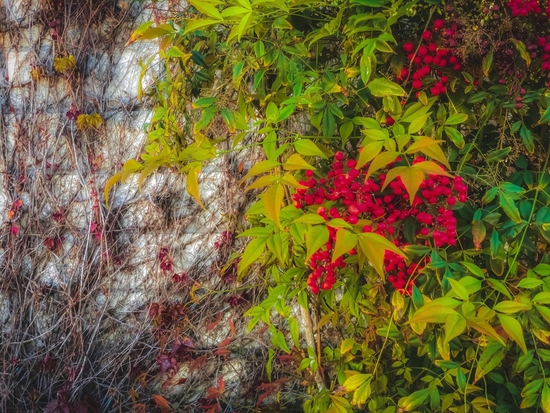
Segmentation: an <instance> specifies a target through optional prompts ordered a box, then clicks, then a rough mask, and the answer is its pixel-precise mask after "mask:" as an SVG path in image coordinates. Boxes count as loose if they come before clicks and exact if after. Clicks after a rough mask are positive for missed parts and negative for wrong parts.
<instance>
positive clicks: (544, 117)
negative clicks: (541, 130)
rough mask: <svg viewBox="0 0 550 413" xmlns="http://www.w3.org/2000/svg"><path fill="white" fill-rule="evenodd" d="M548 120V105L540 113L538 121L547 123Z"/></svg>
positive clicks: (549, 109) (549, 118)
mask: <svg viewBox="0 0 550 413" xmlns="http://www.w3.org/2000/svg"><path fill="white" fill-rule="evenodd" d="M548 122H550V107H548V108H547V109H546V110H545V111H544V113H543V114H542V116H541V118H540V120H539V123H548Z"/></svg>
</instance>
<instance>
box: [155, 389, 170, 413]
mask: <svg viewBox="0 0 550 413" xmlns="http://www.w3.org/2000/svg"><path fill="white" fill-rule="evenodd" d="M151 397H152V398H153V400H154V402H155V403H156V404H157V406H158V407H159V408H160V411H161V412H162V413H168V412H169V411H170V410H172V408H171V407H170V403H168V400H166V399H165V398H164V397H162V396H159V395H158V394H153V395H152V396H151Z"/></svg>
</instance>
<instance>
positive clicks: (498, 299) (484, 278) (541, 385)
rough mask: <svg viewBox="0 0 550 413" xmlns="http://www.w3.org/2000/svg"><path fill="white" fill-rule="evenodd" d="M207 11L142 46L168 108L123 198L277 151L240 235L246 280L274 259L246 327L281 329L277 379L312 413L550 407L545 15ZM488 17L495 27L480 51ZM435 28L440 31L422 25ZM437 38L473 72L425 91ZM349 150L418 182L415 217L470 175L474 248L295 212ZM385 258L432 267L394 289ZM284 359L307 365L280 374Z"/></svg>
mask: <svg viewBox="0 0 550 413" xmlns="http://www.w3.org/2000/svg"><path fill="white" fill-rule="evenodd" d="M190 3H191V5H192V6H193V8H192V9H191V12H190V14H189V15H188V16H187V18H185V19H183V20H180V21H175V20H173V21H170V22H169V23H165V24H161V25H158V26H153V25H152V24H149V23H147V24H145V25H143V26H142V27H140V28H139V29H138V30H137V31H136V32H135V33H134V35H133V36H132V38H131V39H130V42H131V41H136V40H140V39H142V40H143V39H153V38H158V39H159V45H160V52H159V56H160V58H161V61H162V62H163V64H164V65H165V69H166V76H165V77H164V78H162V79H158V80H157V82H156V83H155V85H154V87H152V88H151V89H149V90H146V91H141V86H140V93H142V94H143V95H146V96H149V97H151V98H153V99H154V101H155V103H156V108H155V112H154V115H153V117H152V119H151V122H150V123H149V125H148V126H147V127H148V145H147V147H146V149H145V153H144V154H142V156H141V159H140V161H139V162H138V161H136V160H130V161H128V163H127V164H126V165H125V166H124V168H123V170H122V171H121V172H119V173H118V174H117V175H115V176H114V177H112V178H111V179H110V180H109V182H108V184H107V185H106V188H105V190H106V195H107V194H108V191H109V189H110V188H111V187H112V186H113V185H114V184H116V182H118V181H120V180H125V179H127V178H128V177H129V176H130V175H131V174H133V173H139V174H140V183H141V182H143V180H144V179H145V178H146V177H147V176H148V175H149V174H151V173H152V172H153V171H154V170H155V169H157V168H160V167H169V168H176V169H178V170H179V171H181V172H182V173H185V174H186V175H187V190H188V192H189V194H190V195H192V196H193V197H194V198H195V199H196V200H197V201H198V202H199V203H200V194H199V186H200V185H199V177H200V171H201V167H202V165H203V164H205V163H206V162H208V161H209V160H211V159H213V158H215V157H216V156H219V155H221V154H224V153H226V152H227V151H233V150H240V149H241V148H248V147H252V146H258V147H261V148H262V150H263V153H264V155H265V159H264V160H262V161H260V162H258V163H256V164H255V165H254V166H253V167H252V168H251V169H250V170H249V171H248V172H247V173H246V175H245V176H244V177H243V179H242V181H241V183H246V184H247V187H246V190H247V191H248V190H258V189H261V190H262V192H261V193H258V192H256V193H258V197H257V200H256V202H255V203H254V204H253V205H252V207H251V208H250V209H249V211H248V213H247V217H248V220H249V221H250V223H251V228H250V229H248V230H247V231H245V232H244V233H242V234H241V237H251V238H252V239H251V240H250V242H249V243H248V245H247V247H246V248H245V249H244V251H243V252H242V254H241V258H240V263H239V269H238V274H239V277H245V276H247V274H248V273H249V272H250V271H251V269H252V268H255V270H257V269H258V267H255V266H253V264H258V263H259V265H260V267H261V269H262V270H261V272H262V273H265V275H266V283H268V284H269V286H270V289H269V294H268V296H267V297H266V298H265V299H264V300H263V301H262V302H261V303H260V304H259V305H257V306H254V307H252V308H250V310H249V311H248V312H247V316H249V317H250V321H249V324H248V331H251V330H252V329H253V328H255V326H256V325H258V324H259V323H262V324H265V325H266V326H267V327H268V328H269V331H270V333H271V337H272V340H271V341H272V347H273V349H272V352H271V353H270V358H269V362H268V363H267V368H266V370H267V377H268V378H269V380H271V377H272V376H274V375H285V374H288V375H300V376H301V377H302V378H303V379H304V380H305V381H306V383H307V384H308V387H309V388H308V391H309V394H310V395H311V397H310V398H309V399H308V400H307V401H306V402H305V404H304V410H305V411H306V412H308V413H314V412H319V413H324V412H330V413H335V412H337V413H345V412H351V411H353V410H354V409H364V408H365V407H364V406H366V408H367V409H368V411H370V412H377V413H390V412H397V411H401V412H402V411H417V412H433V411H440V412H445V411H451V412H479V413H485V412H508V411H519V409H521V410H524V411H526V412H535V411H540V410H542V411H543V412H545V413H548V412H550V369H549V368H548V367H547V366H548V362H549V361H550V348H549V345H550V309H549V308H548V305H549V304H550V256H549V252H548V244H549V243H550V196H549V195H548V191H547V189H546V188H547V186H548V184H549V183H550V175H549V174H548V173H547V167H548V149H547V148H546V146H547V145H548V138H547V135H548V125H547V124H548V122H549V121H550V108H549V107H550V95H549V92H548V90H547V88H546V85H545V84H544V82H545V69H544V68H543V65H541V59H539V58H538V57H534V56H535V55H536V53H535V54H534V55H532V53H531V52H529V51H528V48H529V47H530V46H527V44H529V45H531V44H533V42H532V39H533V38H535V40H536V38H537V37H538V36H539V33H541V32H540V30H539V28H538V27H536V25H534V24H533V23H532V22H533V20H532V19H530V18H529V17H525V18H522V19H523V20H522V19H516V20H513V18H512V17H511V16H510V15H509V14H508V12H507V10H508V9H507V8H506V6H505V4H501V5H500V9H494V10H495V11H494V13H493V12H491V13H493V14H492V17H490V18H489V17H487V16H486V14H487V12H486V11H485V9H484V7H485V5H484V4H482V3H479V4H478V2H470V4H469V3H468V2H465V3H466V5H463V3H464V2H461V3H460V4H459V2H457V4H455V3H453V2H450V3H449V4H447V5H446V6H444V5H443V4H442V2H439V1H425V2H422V1H417V0H412V1H404V0H402V1H379V0H352V1H351V2H347V1H340V0H336V1H331V2H324V1H321V2H319V1H313V0H300V1H276V2H275V1H270V0H256V1H252V2H250V1H249V0H236V1H229V0H209V1H202V0H201V1H199V0H196V1H191V2H190ZM461 4H462V5H461ZM491 7H493V6H491ZM485 8H486V7H485ZM499 10H500V11H499ZM435 16H437V17H438V20H436V22H439V21H441V22H442V23H441V24H442V25H443V26H441V27H439V28H437V27H438V26H437V27H436V23H434V18H435ZM457 16H463V17H457ZM495 16H497V17H495ZM443 19H444V20H445V21H443ZM499 19H500V20H499ZM503 19H504V20H505V22H508V23H510V22H513V24H516V25H520V26H521V28H522V30H518V32H517V33H516V32H514V34H513V36H515V37H514V38H512V39H511V40H510V44H509V45H506V43H505V42H499V41H495V39H500V38H501V36H502V32H503V30H504V29H503V27H504V23H502V24H501V23H500V22H501V21H503ZM472 21H482V22H483V25H484V30H483V33H481V32H480V34H479V36H480V37H479V40H480V43H479V44H485V45H484V46H482V47H481V48H479V47H478V48H476V49H475V51H472V48H471V44H469V43H467V40H466V38H467V34H471V33H472V32H474V31H477V26H473V23H472ZM437 24H439V23H437ZM452 24H455V26H456V25H458V27H460V29H456V30H459V31H460V30H461V33H462V37H459V38H458V40H457V42H458V45H456V44H455V46H453V45H452V43H450V42H449V41H448V40H445V39H446V37H444V36H442V35H441V33H437V31H438V30H442V29H443V27H446V26H448V27H451V26H452ZM431 25H434V27H436V29H435V30H434V32H433V33H432V32H428V33H429V35H428V34H426V32H424V33H423V32H422V30H421V29H418V28H419V27H421V28H424V27H431ZM455 26H452V27H455ZM474 28H475V29H474ZM445 30H447V29H445ZM453 30H455V29H453ZM506 35H507V36H510V34H509V33H507V34H506ZM421 36H422V38H424V39H425V44H428V43H430V45H431V42H434V43H433V44H434V45H435V44H436V43H437V47H441V45H442V44H444V45H446V46H445V47H447V48H448V49H452V52H451V55H452V56H455V57H456V56H461V57H462V59H463V60H462V65H461V64H458V66H456V65H455V66H454V67H453V68H452V69H450V68H444V67H445V66H444V65H442V68H441V69H437V70H435V71H433V72H430V73H431V75H430V76H428V77H427V78H424V79H423V80H422V81H421V82H420V85H421V86H420V87H416V86H415V84H414V82H412V83H411V80H412V78H413V77H412V78H411V79H409V77H411V72H412V71H413V70H418V67H416V66H415V65H416V63H414V62H415V60H414V59H415V57H417V54H419V53H420V47H421V46H422V45H423V43H422V40H421ZM483 36H485V37H483ZM447 37H448V36H447ZM434 38H435V40H430V39H434ZM506 38H508V37H506ZM483 42H484V43H483ZM501 43H502V44H501ZM407 44H410V45H411V46H410V47H412V48H413V49H412V50H413V51H412V52H410V53H412V55H411V56H410V57H409V56H408V54H407V53H409V52H408V51H405V52H404V50H406V48H407V47H409V46H407ZM503 44H504V46H503ZM417 46H418V47H417ZM424 46H425V45H424ZM503 47H505V48H506V50H504V49H503ZM503 50H504V51H503ZM529 50H532V48H531V49H529ZM445 53H446V52H445ZM475 53H478V54H480V55H475ZM506 59H507V60H506ZM449 60H450V58H449ZM151 62H152V60H150V61H149V62H145V63H142V77H143V76H144V75H145V73H146V72H147V70H148V65H149V64H150V63H151ZM505 64H506V65H508V66H506V65H505ZM504 66H506V67H510V66H512V67H514V70H512V72H513V74H512V75H510V74H509V73H507V72H506V70H507V69H502V67H504ZM443 78H448V79H447V80H446V81H445V82H443ZM416 80H418V79H416ZM438 82H439V83H440V84H441V85H438ZM443 83H446V85H443ZM299 123H300V124H303V123H305V124H306V125H305V126H304V125H301V126H300V127H298V124H299ZM252 136H254V138H252ZM339 151H342V152H346V154H347V156H349V157H350V159H355V160H356V161H357V163H356V164H353V165H352V166H351V167H349V170H347V172H346V173H347V174H349V173H351V172H350V171H351V170H352V169H356V170H364V174H365V180H366V179H368V178H375V179H378V180H380V182H383V184H382V185H381V188H380V189H379V191H380V194H382V195H384V194H387V193H389V187H391V185H392V183H393V182H400V183H402V185H403V186H404V188H405V192H406V193H404V195H407V196H408V200H409V201H410V207H411V208H412V207H413V205H414V202H415V199H416V198H418V199H420V200H421V202H424V204H433V203H432V202H427V201H426V200H424V201H422V200H423V199H424V198H421V197H420V195H422V188H423V185H424V183H425V182H426V181H427V180H433V179H436V178H438V177H446V178H453V177H455V176H459V177H461V178H462V180H463V181H464V182H465V183H466V184H467V185H468V186H469V188H470V195H469V197H468V198H467V199H465V200H462V201H460V200H459V201H460V202H458V203H457V204H454V203H451V202H449V205H448V207H449V209H450V210H451V211H453V214H455V215H454V216H456V217H457V220H458V235H457V242H456V244H448V245H445V246H443V245H441V244H438V243H437V242H435V241H434V239H432V235H428V236H422V235H421V234H420V233H419V231H418V228H417V227H416V226H415V225H416V223H415V222H414V220H409V219H405V220H404V222H399V223H398V224H396V227H398V228H399V231H402V234H403V235H402V236H403V237H404V238H405V240H406V242H405V243H401V244H399V243H396V242H394V241H396V240H397V236H392V234H393V233H384V232H383V231H382V233H375V232H370V231H364V230H362V228H364V227H365V226H370V225H374V226H375V227H376V226H378V227H379V226H380V224H381V223H385V222H386V221H385V219H386V216H381V217H378V218H376V219H370V220H367V219H360V220H359V221H355V222H354V221H353V220H350V219H348V218H349V216H345V217H332V218H334V219H330V220H329V219H327V218H324V217H323V215H322V214H321V213H320V212H319V210H318V207H319V206H320V205H322V206H323V208H324V207H326V209H329V208H331V207H335V206H339V207H341V206H342V205H341V201H338V200H335V201H334V202H332V201H330V202H328V201H327V200H326V199H323V202H321V203H317V204H315V203H314V202H312V204H313V205H301V204H300V205H296V203H295V201H296V199H295V198H294V197H293V196H294V195H295V194H297V193H299V191H303V190H305V189H306V188H309V186H308V183H307V180H308V178H309V177H311V176H315V177H316V178H318V179H328V178H329V175H328V174H329V173H330V172H329V171H330V170H331V168H333V167H334V163H333V164H331V163H330V161H329V159H330V158H331V157H332V156H333V155H334V153H337V154H339V153H342V152H339ZM419 156H421V158H418V157H419ZM439 165H443V166H445V169H442V168H441V167H440V166H439ZM307 171H312V172H307ZM451 171H454V172H451ZM382 176H383V178H382ZM456 182H461V181H456ZM404 195H403V196H404ZM422 197H425V196H424V195H422ZM425 198H426V197H425ZM428 198H429V197H428ZM339 202H340V204H339ZM396 202H397V201H396ZM426 207H429V205H426ZM389 225H392V224H389ZM384 234H385V235H384ZM333 238H334V239H333ZM331 239H333V241H334V248H333V249H332V250H331V257H330V260H331V262H336V261H337V260H341V261H342V262H343V265H342V266H341V267H340V269H339V270H338V274H337V277H336V280H335V283H334V285H332V286H329V288H326V289H324V288H323V290H322V291H321V292H320V293H319V294H317V293H316V291H314V289H311V288H309V287H311V285H309V287H308V277H310V275H311V273H312V268H311V267H310V262H311V259H312V257H313V256H314V255H315V254H316V253H318V252H319V251H324V248H325V246H326V245H327V243H329V242H331V241H330V240H331ZM387 251H390V252H392V253H394V254H397V256H401V257H405V258H406V263H407V265H410V263H411V262H416V263H423V265H422V267H420V266H418V267H417V268H416V269H415V270H414V271H415V273H414V274H415V277H416V278H415V282H414V283H412V284H410V285H408V289H407V288H404V289H397V290H396V289H394V288H393V287H392V286H391V283H390V282H388V280H389V277H388V276H387V271H388V270H387V267H386V266H385V261H384V260H385V255H386V254H387ZM424 264H425V265H424ZM312 291H313V292H312ZM297 307H301V308H302V310H304V311H305V314H306V316H305V317H306V319H307V318H308V317H309V315H308V314H309V313H310V312H311V313H314V314H315V315H316V316H317V317H316V320H317V324H316V330H317V331H316V334H314V331H309V330H308V329H310V328H311V326H310V327H308V326H307V324H308V323H306V326H305V327H300V325H299V323H298V320H299V317H298V316H297V315H296V313H295V312H294V311H295V309H296V308H297ZM311 337H315V340H316V341H315V342H311ZM304 338H305V339H307V340H306V342H305V343H304ZM305 344H307V346H305ZM302 347H303V348H302ZM276 353H289V354H292V355H293V356H294V357H295V358H297V359H298V360H299V361H300V362H299V367H296V366H295V367H296V368H294V369H291V370H292V371H288V367H287V368H285V367H284V366H282V365H278V364H277V362H276V360H277V358H274V355H275V354H276Z"/></svg>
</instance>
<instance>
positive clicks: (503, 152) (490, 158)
mask: <svg viewBox="0 0 550 413" xmlns="http://www.w3.org/2000/svg"><path fill="white" fill-rule="evenodd" d="M511 150H512V148H511V147H507V148H504V149H497V150H494V151H491V152H489V153H488V154H487V157H486V158H485V161H486V162H488V163H493V162H499V161H502V160H504V159H506V158H507V157H508V154H509V153H510V151H511Z"/></svg>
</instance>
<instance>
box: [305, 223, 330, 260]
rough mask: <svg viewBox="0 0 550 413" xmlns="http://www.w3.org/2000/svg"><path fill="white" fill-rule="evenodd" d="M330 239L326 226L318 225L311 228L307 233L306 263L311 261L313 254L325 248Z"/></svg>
mask: <svg viewBox="0 0 550 413" xmlns="http://www.w3.org/2000/svg"><path fill="white" fill-rule="evenodd" d="M328 239H329V233H328V229H327V227H326V226H324V225H317V226H314V227H311V228H310V229H309V230H308V231H307V232H306V248H307V255H306V259H305V260H306V262H307V261H309V258H310V257H311V255H312V254H314V253H315V252H317V251H318V250H319V249H320V248H321V247H323V246H324V245H325V244H326V243H327V242H328Z"/></svg>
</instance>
